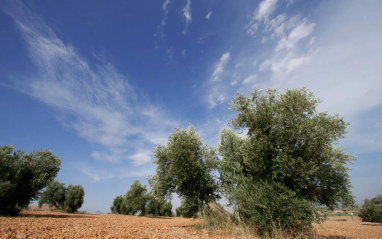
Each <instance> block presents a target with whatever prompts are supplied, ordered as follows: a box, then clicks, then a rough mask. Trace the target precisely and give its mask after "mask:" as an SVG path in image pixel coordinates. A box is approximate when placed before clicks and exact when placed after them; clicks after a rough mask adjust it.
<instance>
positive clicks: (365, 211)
mask: <svg viewBox="0 0 382 239" xmlns="http://www.w3.org/2000/svg"><path fill="white" fill-rule="evenodd" d="M358 216H359V217H361V218H362V220H363V221H364V222H379V223H382V194H380V195H377V196H376V197H375V198H372V199H370V200H369V199H365V201H364V203H363V205H362V208H361V210H360V212H359V214H358Z"/></svg>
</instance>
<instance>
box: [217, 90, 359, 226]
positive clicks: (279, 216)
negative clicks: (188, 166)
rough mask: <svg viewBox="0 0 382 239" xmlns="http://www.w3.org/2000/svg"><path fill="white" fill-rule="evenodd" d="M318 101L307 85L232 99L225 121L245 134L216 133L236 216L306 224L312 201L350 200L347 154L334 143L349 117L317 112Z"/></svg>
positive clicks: (270, 223) (267, 222)
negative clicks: (230, 112) (228, 118)
mask: <svg viewBox="0 0 382 239" xmlns="http://www.w3.org/2000/svg"><path fill="white" fill-rule="evenodd" d="M319 103H320V101H319V100H318V99H317V98H315V97H314V95H313V94H312V93H311V92H309V91H308V90H307V89H306V88H302V89H295V90H287V91H286V92H285V93H282V94H280V93H277V92H276V90H268V91H266V92H265V93H264V92H262V91H261V90H257V89H256V90H255V91H253V92H252V96H251V97H250V98H248V97H245V96H244V95H243V94H240V95H238V96H236V97H234V98H233V103H232V109H233V111H235V112H236V113H237V116H236V117H235V118H234V119H233V120H232V125H233V126H234V127H235V128H236V129H238V130H242V131H243V132H246V136H245V137H240V136H239V135H238V133H235V132H233V131H232V130H229V129H223V130H222V132H221V142H220V146H219V151H220V154H221V155H222V160H221V163H220V170H219V171H220V174H221V180H222V186H223V188H224V189H225V192H226V195H227V197H228V198H229V199H230V201H231V202H232V204H233V205H234V206H235V207H236V210H237V212H238V213H239V216H240V217H241V218H242V219H244V220H245V221H248V222H255V223H256V224H257V226H258V227H259V228H260V230H263V232H265V233H266V232H269V231H270V230H271V228H272V227H273V228H274V225H279V226H281V227H283V228H289V229H290V228H295V227H298V228H301V229H302V228H304V227H309V226H310V225H311V222H312V221H313V220H314V218H315V213H316V211H317V209H316V208H317V206H321V205H324V206H326V207H328V208H331V209H333V208H334V207H336V206H338V205H339V204H343V205H347V204H352V203H353V202H354V199H353V196H352V194H351V185H350V180H349V174H348V170H349V169H348V167H347V163H349V162H351V161H352V160H353V159H354V156H351V155H349V154H347V153H345V152H343V150H342V149H341V148H340V147H339V146H338V142H339V140H340V139H341V138H343V137H344V135H345V133H346V127H347V125H348V124H347V123H346V122H345V121H344V120H343V118H341V117H339V116H338V115H337V114H335V115H330V114H328V113H327V112H317V106H318V104H319Z"/></svg>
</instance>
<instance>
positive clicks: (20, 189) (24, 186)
mask: <svg viewBox="0 0 382 239" xmlns="http://www.w3.org/2000/svg"><path fill="white" fill-rule="evenodd" d="M13 149H14V148H13V146H9V145H5V146H1V147H0V189H1V190H0V214H1V215H16V214H18V212H19V211H20V210H21V209H22V208H25V207H27V206H28V205H29V203H30V201H31V200H37V199H38V197H39V195H40V190H42V189H43V188H45V187H46V186H47V185H48V183H49V182H50V181H52V180H53V179H54V178H55V177H56V176H57V173H58V171H59V170H60V165H61V160H60V158H59V157H57V156H56V155H54V154H53V153H52V151H50V150H42V151H34V152H31V153H30V154H25V153H24V151H22V150H18V151H16V152H13Z"/></svg>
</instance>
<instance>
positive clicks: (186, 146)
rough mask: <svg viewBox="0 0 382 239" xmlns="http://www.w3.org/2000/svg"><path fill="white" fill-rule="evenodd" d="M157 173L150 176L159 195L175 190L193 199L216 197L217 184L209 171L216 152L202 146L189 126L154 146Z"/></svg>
mask: <svg viewBox="0 0 382 239" xmlns="http://www.w3.org/2000/svg"><path fill="white" fill-rule="evenodd" d="M154 157H155V158H156V160H155V161H154V163H156V164H157V170H156V173H157V174H156V175H154V176H152V177H151V178H150V179H149V183H150V186H151V188H152V191H153V194H154V195H155V196H158V197H163V196H170V195H171V193H177V194H178V195H179V196H180V197H182V198H185V199H187V200H192V201H194V202H205V203H208V202H209V201H211V200H215V199H216V198H218V194H217V184H216V182H215V180H214V178H213V176H212V174H211V172H212V170H213V169H214V168H215V164H216V160H217V157H216V154H215V151H214V150H213V149H212V148H210V147H208V146H206V145H203V142H202V140H201V138H200V136H199V135H198V134H197V133H196V132H195V129H194V127H193V126H192V125H190V127H189V128H188V129H187V130H185V129H176V130H175V132H174V133H172V134H171V135H170V136H169V142H168V144H167V145H165V146H162V145H158V146H157V147H155V149H154Z"/></svg>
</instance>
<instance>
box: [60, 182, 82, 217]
mask: <svg viewBox="0 0 382 239" xmlns="http://www.w3.org/2000/svg"><path fill="white" fill-rule="evenodd" d="M84 197H85V190H84V188H83V187H82V186H81V185H69V186H68V188H67V194H66V198H65V202H64V210H65V211H67V212H70V213H74V212H77V210H78V209H79V208H80V207H81V206H82V204H83V203H84Z"/></svg>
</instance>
